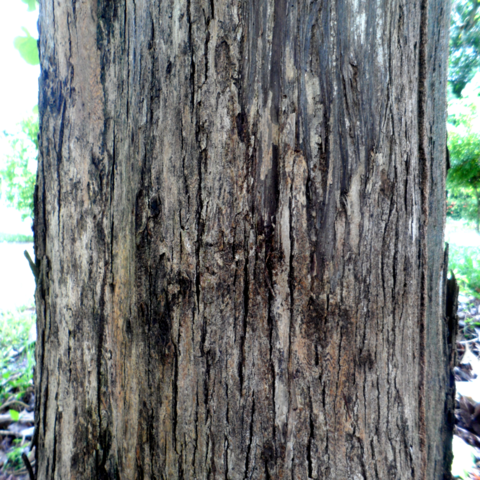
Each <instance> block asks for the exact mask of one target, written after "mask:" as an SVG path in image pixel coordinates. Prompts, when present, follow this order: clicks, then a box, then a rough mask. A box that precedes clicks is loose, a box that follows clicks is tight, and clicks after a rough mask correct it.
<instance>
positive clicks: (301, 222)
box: [35, 0, 453, 480]
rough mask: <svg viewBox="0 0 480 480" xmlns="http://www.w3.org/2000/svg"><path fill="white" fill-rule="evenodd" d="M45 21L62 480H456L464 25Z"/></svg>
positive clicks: (49, 374)
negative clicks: (452, 70)
mask: <svg viewBox="0 0 480 480" xmlns="http://www.w3.org/2000/svg"><path fill="white" fill-rule="evenodd" d="M40 6H41V10H40V11H41V14H40V31H41V34H40V57H41V66H42V73H41V79H40V87H41V92H40V102H39V111H40V118H41V127H40V159H39V170H38V180H37V189H36V196H35V199H36V207H35V208H36V209H35V248H36V256H37V261H38V263H39V265H40V270H41V274H40V278H39V283H38V287H37V293H36V299H37V313H38V345H37V371H36V377H35V384H36V393H37V395H36V400H37V404H36V419H37V420H36V442H37V469H38V470H37V471H38V479H41V480H44V479H94V478H95V479H96V478H99V479H106V478H111V479H124V480H130V479H164V480H167V479H168V480H172V479H186V480H193V479H198V480H201V479H219V478H221V479H238V480H247V479H248V480H250V479H252V480H253V479H274V480H276V479H282V478H289V479H290V478H292V479H293V478H294V479H299V480H305V479H336V480H337V479H349V480H350V479H354V480H360V479H365V480H366V479H381V480H385V479H392V480H398V479H422V480H423V479H443V478H448V477H449V473H448V471H449V462H450V453H449V452H450V441H451V423H448V421H450V420H451V406H452V398H453V397H452V388H451V374H450V362H451V351H452V350H451V348H450V346H451V342H452V341H453V339H452V338H451V337H452V335H450V332H449V327H448V322H446V321H445V280H444V272H445V271H446V266H445V264H444V254H443V228H444V221H445V170H446V166H445V138H446V130H445V112H446V108H445V100H446V99H445V97H446V95H445V92H446V67H447V41H448V35H447V33H448V24H449V4H448V1H447V0H421V1H420V2H417V3H412V2H407V3H406V2H404V1H402V0H399V1H392V2H380V3H377V2H373V1H367V2H346V1H344V0H328V1H327V0H324V1H316V0H314V1H310V0H309V1H306V0H298V1H295V2H293V1H290V2H287V1H286V0H276V1H273V0H265V1H258V0H233V1H228V2H227V1H224V0H162V1H160V0H151V1H149V2H147V1H144V0H137V1H132V0H128V1H123V0H118V1H115V2H110V1H106V0H96V1H93V0H84V1H81V2H79V1H68V0H67V1H60V2H57V1H54V0H40ZM449 415H450V417H449ZM447 420H448V421H447Z"/></svg>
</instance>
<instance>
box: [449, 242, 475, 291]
mask: <svg viewBox="0 0 480 480" xmlns="http://www.w3.org/2000/svg"><path fill="white" fill-rule="evenodd" d="M448 263H449V270H452V271H453V273H454V274H455V277H456V279H457V282H458V284H459V286H460V290H462V291H463V293H465V294H466V295H473V296H474V297H477V298H480V248H479V247H459V246H456V245H450V246H449V262H448Z"/></svg>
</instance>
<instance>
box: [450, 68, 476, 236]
mask: <svg viewBox="0 0 480 480" xmlns="http://www.w3.org/2000/svg"><path fill="white" fill-rule="evenodd" d="M448 112H449V116H448V148H449V151H450V163H451V168H450V170H449V172H448V177H447V188H448V203H447V214H448V215H449V216H451V217H453V218H456V219H459V218H463V219H465V220H469V221H473V222H475V226H476V230H477V232H478V231H479V230H480V131H479V124H480V117H479V112H480V75H476V76H475V77H474V78H473V80H472V81H471V82H470V83H469V84H468V85H467V86H466V87H465V88H464V89H463V91H462V96H461V97H460V98H456V97H455V96H453V95H452V96H451V98H450V101H449V106H448Z"/></svg>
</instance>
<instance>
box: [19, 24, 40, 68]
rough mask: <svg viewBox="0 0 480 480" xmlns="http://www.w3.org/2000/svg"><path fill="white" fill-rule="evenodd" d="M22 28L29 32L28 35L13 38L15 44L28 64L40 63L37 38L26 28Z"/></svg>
mask: <svg viewBox="0 0 480 480" xmlns="http://www.w3.org/2000/svg"><path fill="white" fill-rule="evenodd" d="M22 30H23V31H24V32H25V33H26V34H27V36H26V37H15V39H14V40H13V45H14V47H15V48H16V49H17V50H18V51H19V52H20V55H21V56H22V58H23V59H24V60H25V61H26V62H27V63H28V64H30V65H38V64H39V63H40V59H39V57H38V47H37V40H36V39H35V38H33V37H32V36H31V35H30V33H29V32H28V30H27V29H26V28H24V27H22Z"/></svg>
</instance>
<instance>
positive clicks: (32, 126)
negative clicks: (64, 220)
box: [0, 112, 38, 219]
mask: <svg viewBox="0 0 480 480" xmlns="http://www.w3.org/2000/svg"><path fill="white" fill-rule="evenodd" d="M20 126H21V132H20V133H19V134H16V135H11V134H8V133H6V132H4V133H3V134H4V135H5V136H6V137H7V139H8V143H9V144H10V152H9V153H8V154H7V155H6V162H5V163H6V167H5V168H4V169H3V170H2V171H1V172H0V173H1V180H2V183H5V193H6V198H7V201H8V203H9V204H10V205H12V206H14V207H15V208H16V209H17V210H18V211H19V212H20V213H21V214H22V219H25V218H27V217H30V218H33V191H34V189H35V177H36V172H37V152H38V138H37V137H38V114H37V113H36V112H35V114H34V115H32V116H31V117H29V118H27V119H25V120H23V121H22V122H21V124H20Z"/></svg>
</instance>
